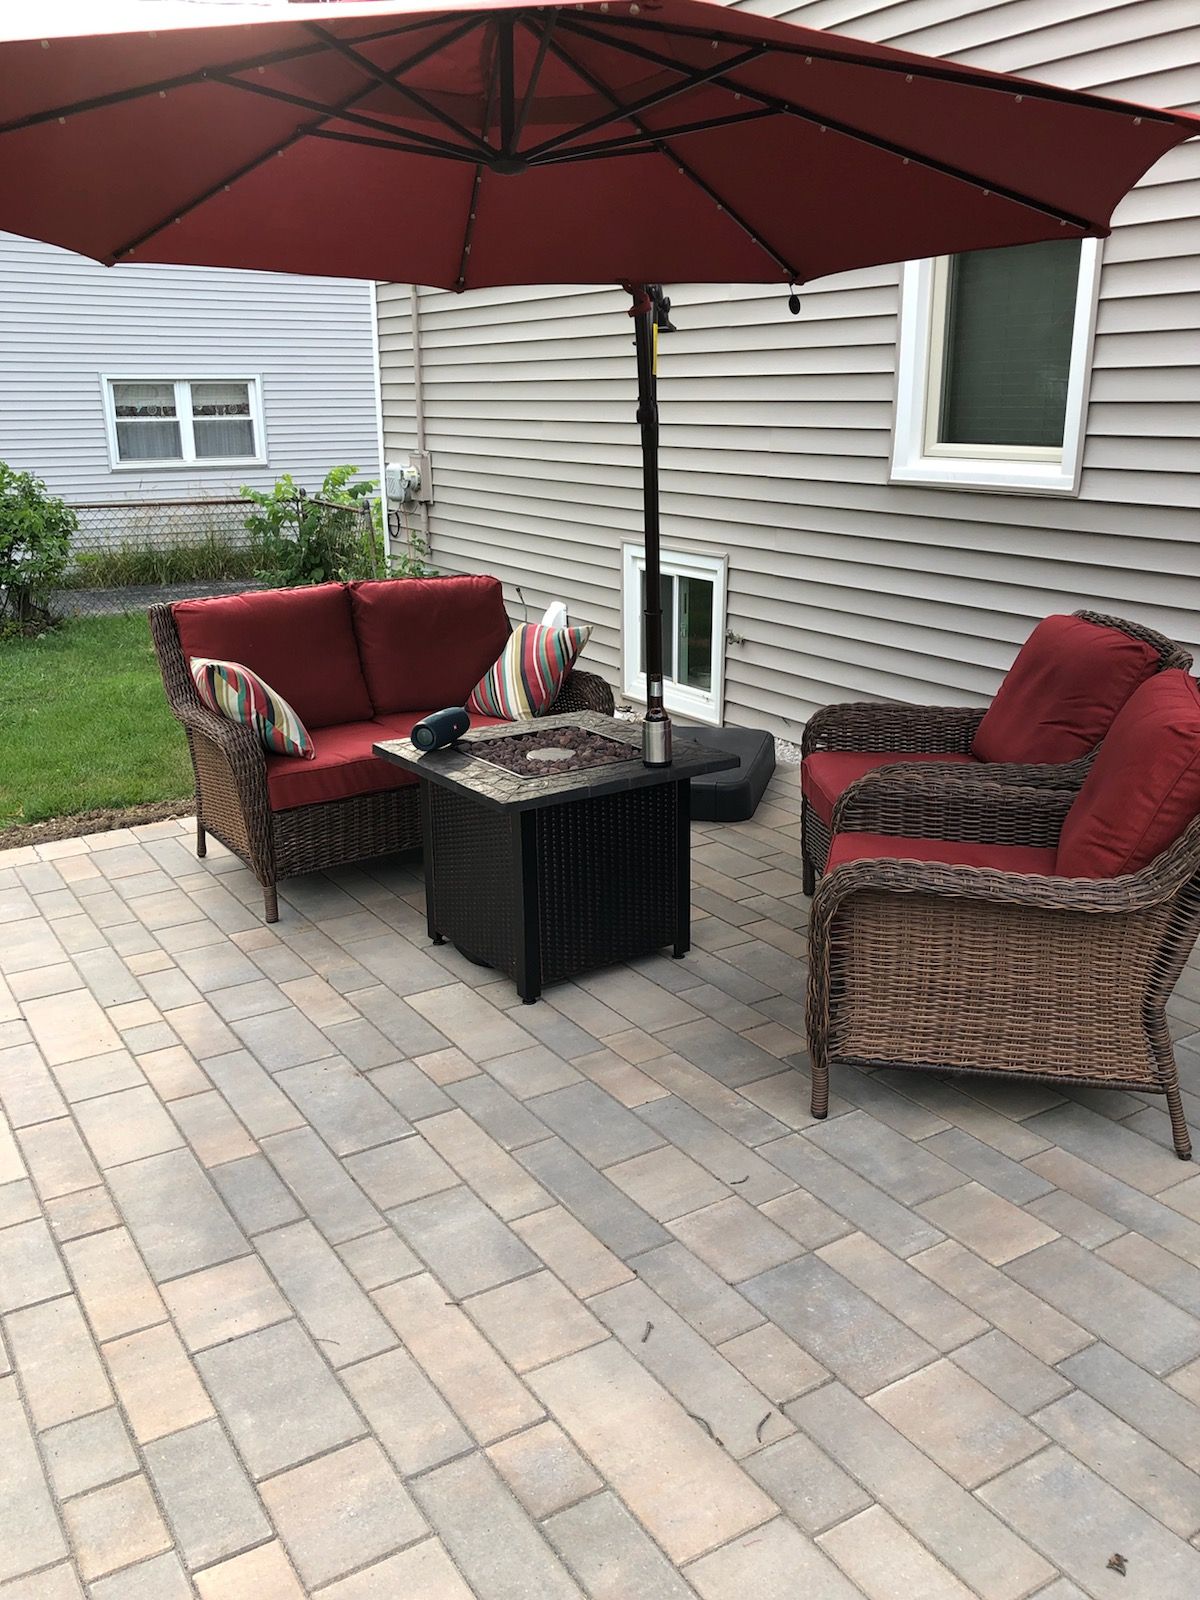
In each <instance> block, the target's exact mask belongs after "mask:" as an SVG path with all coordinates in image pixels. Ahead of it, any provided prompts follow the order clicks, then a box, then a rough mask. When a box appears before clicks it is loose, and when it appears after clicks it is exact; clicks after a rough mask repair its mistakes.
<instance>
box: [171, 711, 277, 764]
mask: <svg viewBox="0 0 1200 1600" xmlns="http://www.w3.org/2000/svg"><path fill="white" fill-rule="evenodd" d="M171 710H172V711H173V712H174V714H175V715H176V716H177V717H178V718H179V720H180V722H182V723H183V725H184V727H185V728H186V729H187V730H188V732H189V733H193V734H199V735H200V736H201V737H202V738H205V739H208V740H209V741H210V743H212V744H215V745H216V746H217V748H218V749H219V750H221V751H223V752H224V754H225V755H227V756H229V757H230V759H231V760H236V761H237V762H238V763H239V764H241V763H245V762H250V763H251V765H252V766H258V767H261V768H262V769H263V771H264V774H265V772H266V751H265V750H264V749H263V744H262V740H261V739H260V738H259V737H258V734H257V733H255V731H254V729H253V728H248V727H246V726H245V724H244V723H240V722H230V720H229V718H228V717H222V716H221V715H219V713H218V712H216V711H212V710H210V708H209V707H208V706H205V705H200V704H199V703H197V704H196V705H190V704H188V702H187V701H183V702H180V701H175V702H174V703H173V704H172V706H171Z"/></svg>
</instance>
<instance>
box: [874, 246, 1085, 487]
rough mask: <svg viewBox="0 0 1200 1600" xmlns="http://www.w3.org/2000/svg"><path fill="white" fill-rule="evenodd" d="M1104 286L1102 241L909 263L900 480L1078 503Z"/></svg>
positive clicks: (899, 401) (899, 397)
mask: <svg viewBox="0 0 1200 1600" xmlns="http://www.w3.org/2000/svg"><path fill="white" fill-rule="evenodd" d="M1099 276H1100V246H1099V241H1098V240H1095V239H1062V240H1058V239H1055V240H1052V241H1050V242H1049V243H1046V244H1023V245H1013V246H1010V247H1009V248H1007V249H1003V250H974V251H971V252H970V253H969V254H967V255H959V256H941V257H939V258H937V259H936V260H933V261H910V262H908V263H907V264H906V266H905V268H904V279H903V287H902V291H901V307H900V354H899V372H898V381H897V391H896V431H895V439H894V444H893V451H892V481H893V482H894V483H930V484H938V485H941V486H942V487H944V488H953V489H991V490H997V489H999V490H1010V491H1012V492H1017V493H1027V494H1028V493H1032V494H1076V493H1078V490H1079V466H1080V457H1081V454H1082V446H1083V429H1084V418H1085V415H1086V412H1087V385H1088V376H1089V371H1090V367H1091V348H1092V333H1093V330H1094V325H1095V317H1096V293H1097V287H1098V283H1099Z"/></svg>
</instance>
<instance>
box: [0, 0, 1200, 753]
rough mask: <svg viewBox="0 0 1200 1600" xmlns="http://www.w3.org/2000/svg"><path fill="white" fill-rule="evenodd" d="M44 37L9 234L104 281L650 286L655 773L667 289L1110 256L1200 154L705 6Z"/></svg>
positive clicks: (1126, 126)
mask: <svg viewBox="0 0 1200 1600" xmlns="http://www.w3.org/2000/svg"><path fill="white" fill-rule="evenodd" d="M11 9H12V8H11V6H10V7H9V8H8V10H9V12H11ZM90 9H92V8H90V7H82V8H79V9H77V11H76V13H75V15H76V16H77V17H83V18H86V17H87V15H88V12H89V10H90ZM32 14H33V15H36V16H37V17H38V20H34V21H31V22H30V23H29V24H27V25H23V24H21V23H19V22H15V21H14V19H13V18H12V17H11V15H9V16H7V17H6V18H5V20H4V21H3V22H2V23H0V226H2V227H4V228H6V229H9V230H11V231H13V232H15V233H20V234H27V235H30V236H32V237H34V238H39V239H44V240H48V241H49V242H51V243H53V244H58V245H63V246H66V247H67V248H69V249H72V250H77V251H81V252H82V253H83V254H85V255H89V256H94V257H95V258H96V259H97V260H100V261H103V262H106V263H108V264H110V265H112V264H118V263H120V262H123V261H155V262H187V263H192V264H195V263H201V264H205V265H212V266H228V267H248V268H260V269H266V270H272V271H281V272H301V273H305V272H307V273H322V274H325V273H327V274H330V275H334V276H348V277H363V278H387V279H397V280H401V281H405V282H412V283H422V284H429V285H435V286H438V287H441V288H447V289H459V290H462V289H471V288H476V287H481V286H485V285H495V284H535V283H563V282H570V283H598V282H604V281H617V282H620V283H622V284H625V285H626V286H628V287H629V288H630V290H631V292H632V295H633V305H632V314H633V315H634V317H635V332H636V343H637V352H638V376H639V405H638V419H639V422H640V424H641V429H642V445H643V462H644V467H645V502H646V594H647V606H646V664H647V689H648V696H647V699H648V717H647V743H646V751H645V753H646V758H647V759H648V760H650V761H655V762H662V761H665V760H669V759H670V738H669V724H668V723H667V721H666V717H665V713H664V712H663V707H662V653H661V615H660V612H659V599H658V594H659V586H658V581H657V576H658V492H657V427H658V422H657V406H656V401H655V392H654V391H655V383H654V355H653V352H654V342H655V340H654V332H653V327H652V324H653V322H654V320H655V312H654V297H653V296H652V295H651V294H649V293H648V292H647V287H648V286H651V285H657V284H660V283H663V282H677V281H705V282H736V281H743V282H758V283H762V282H780V283H782V284H786V285H789V286H790V287H791V304H792V307H793V309H799V306H798V302H797V301H796V299H795V290H796V288H797V287H798V286H800V285H803V284H804V283H805V282H807V281H809V280H811V279H813V278H818V277H821V276H823V275H824V274H826V273H831V272H840V271H844V270H846V269H848V268H852V267H862V266H868V265H872V264H874V263H878V262H885V261H898V260H904V259H907V258H910V257H914V256H928V255H942V254H951V253H956V252H960V251H966V250H976V249H982V248H987V247H992V246H997V245H1010V244H1024V243H1029V242H1032V241H1035V240H1043V239H1057V238H1079V237H1083V236H1094V235H1103V234H1106V233H1107V232H1108V231H1109V219H1110V217H1111V214H1112V211H1113V208H1114V206H1115V205H1116V204H1117V202H1118V201H1119V200H1120V199H1121V197H1122V196H1123V195H1124V194H1125V193H1126V192H1127V190H1128V189H1129V188H1131V187H1132V185H1133V184H1134V183H1136V182H1137V180H1138V179H1139V178H1140V177H1141V176H1142V174H1143V173H1144V172H1145V171H1146V170H1147V169H1148V168H1149V167H1150V166H1151V165H1152V164H1153V163H1154V162H1155V161H1156V160H1157V159H1158V158H1159V157H1160V156H1161V155H1162V154H1163V153H1164V152H1165V151H1166V150H1168V149H1170V148H1171V147H1172V146H1173V145H1175V144H1178V143H1179V142H1180V141H1182V140H1184V139H1186V138H1188V137H1189V136H1191V135H1193V134H1196V133H1200V119H1197V118H1194V117H1188V116H1185V115H1182V114H1175V113H1170V112H1165V111H1155V110H1149V109H1146V108H1144V107H1141V106H1135V105H1128V104H1124V103H1120V102H1117V101H1112V100H1106V99H1102V98H1100V97H1099V96H1096V95H1089V94H1080V93H1076V92H1074V91H1071V90H1066V89H1059V88H1055V87H1052V86H1049V85H1046V84H1039V83H1032V82H1029V81H1026V80H1023V79H1017V78H1012V77H1007V76H1004V75H1002V74H998V73H992V72H984V71H980V70H977V69H974V68H971V67H963V66H958V65H955V64H953V63H950V62H946V61H936V60H930V59H927V58H925V57H922V56H917V55H911V54H908V53H906V52H904V51H899V50H893V49H890V48H888V47H886V46H883V45H874V44H868V43H864V42H862V41H860V40H852V39H847V38H841V37H839V36H837V35H835V34H828V33H822V32H818V31H815V30H813V29H808V28H797V27H794V26H792V25H790V24H788V23H784V22H777V21H774V20H772V19H770V18H766V17H760V16H755V15H752V14H749V13H746V12H740V11H734V10H730V9H728V8H726V7H725V6H723V5H719V4H713V3H712V0H570V3H568V4H551V5H530V4H527V3H525V0H433V3H430V0H413V3H409V4H404V3H397V0H358V3H355V0H346V3H334V4H296V5H293V4H285V3H280V4H278V5H274V6H271V5H262V4H258V5H253V6H236V7H232V6H231V7H228V8H226V7H223V6H222V7H219V8H218V7H212V8H205V9H203V10H202V9H201V8H199V7H197V8H188V7H182V6H180V5H178V4H164V5H162V6H159V7H156V6H155V5H154V4H153V3H143V4H140V5H137V6H135V7H133V8H132V10H131V11H130V12H129V13H128V14H129V16H130V17H131V21H130V24H129V26H128V27H127V28H125V29H124V31H110V32H103V33H96V32H94V31H93V32H91V33H90V34H89V33H87V32H86V27H87V24H86V21H85V22H84V23H82V24H80V25H75V26H73V25H72V24H71V23H69V22H68V23H65V24H62V25H54V24H52V23H47V21H46V20H45V13H44V12H43V13H32ZM51 15H53V13H51ZM110 26H111V23H110Z"/></svg>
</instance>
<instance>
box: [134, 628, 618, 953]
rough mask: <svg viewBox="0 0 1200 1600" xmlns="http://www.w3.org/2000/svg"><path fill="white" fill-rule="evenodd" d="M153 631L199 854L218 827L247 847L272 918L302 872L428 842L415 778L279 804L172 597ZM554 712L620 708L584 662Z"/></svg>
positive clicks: (248, 733)
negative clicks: (192, 793)
mask: <svg viewBox="0 0 1200 1600" xmlns="http://www.w3.org/2000/svg"><path fill="white" fill-rule="evenodd" d="M149 616H150V635H151V637H152V639H153V640H154V649H155V653H156V654H157V656H158V664H159V667H160V669H161V671H162V677H163V684H164V686H165V688H166V691H167V700H168V701H169V703H170V706H171V710H172V711H173V712H174V713H175V715H176V716H177V717H178V718H179V721H180V722H181V723H182V724H183V729H184V733H185V734H186V735H187V742H188V749H189V750H190V751H191V756H192V769H193V771H194V773H195V777H196V853H197V854H198V855H201V856H202V855H203V854H204V841H205V835H206V834H208V833H211V834H212V836H213V837H214V838H215V839H219V840H220V841H221V843H222V844H223V845H225V846H226V847H227V848H228V849H230V850H232V851H233V853H234V855H236V856H240V857H241V859H242V860H243V861H244V862H245V863H246V865H247V866H248V867H249V868H250V870H251V871H252V872H253V873H254V875H255V877H256V878H257V879H258V881H259V883H261V884H262V886H263V906H264V915H265V918H266V921H267V922H277V921H278V920H279V901H278V896H277V892H276V887H275V886H276V884H277V882H278V880H279V879H280V878H290V877H293V876H295V874H297V873H300V872H316V871H319V870H320V869H321V868H322V867H332V866H337V865H339V864H340V863H342V862H345V861H362V860H365V859H366V858H367V857H368V856H377V855H387V854H390V853H391V852H393V851H396V850H413V849H416V848H417V847H418V846H419V845H420V843H421V810H420V801H419V798H418V791H417V786H416V785H415V784H411V785H405V787H404V788H402V789H385V790H383V791H382V792H380V793H376V794H365V795H356V796H354V797H353V798H352V799H349V800H334V801H328V802H325V803H323V804H320V805H311V806H295V807H293V808H291V809H290V810H287V811H272V810H271V804H270V799H269V796H268V791H267V767H266V752H265V751H264V749H263V747H262V744H261V742H260V740H259V738H258V736H257V735H256V734H255V733H254V732H253V731H252V730H251V729H249V728H243V727H239V726H238V725H237V724H236V723H233V722H227V721H226V720H225V718H224V717H220V716H218V715H217V713H216V712H215V711H210V710H209V709H208V707H207V706H206V705H204V703H203V702H202V701H201V699H200V696H199V695H198V694H197V692H196V685H195V683H194V682H193V681H192V675H191V673H190V672H189V671H188V665H187V662H186V661H185V659H184V655H183V650H182V649H181V647H180V643H179V634H178V632H177V630H176V627H175V617H174V614H173V613H172V610H171V607H170V606H169V605H158V606H151V607H150V611H149ZM554 709H555V711H600V712H603V713H605V714H606V715H608V716H611V715H612V710H613V696H612V690H611V689H610V688H609V686H608V685H607V684H606V683H605V682H604V680H603V679H602V678H598V677H596V676H595V674H594V673H591V672H581V671H579V670H578V669H576V670H575V671H574V672H572V673H571V674H570V676H569V677H568V678H567V680H566V682H565V683H564V684H563V686H562V690H561V692H560V694H559V696H558V699H557V700H556V701H555V702H554Z"/></svg>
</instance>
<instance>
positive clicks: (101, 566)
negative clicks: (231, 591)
mask: <svg viewBox="0 0 1200 1600" xmlns="http://www.w3.org/2000/svg"><path fill="white" fill-rule="evenodd" d="M260 564H261V555H260V552H259V551H258V549H257V548H256V547H252V546H245V545H234V544H231V543H230V542H229V541H228V540H227V539H223V538H221V537H220V536H219V535H217V534H213V533H209V534H206V535H205V536H204V537H203V538H201V539H192V540H189V541H187V542H184V543H179V544H160V543H156V542H155V541H153V540H150V539H142V540H135V539H130V540H126V541H125V542H124V543H123V544H119V545H116V546H115V547H113V548H111V549H107V550H81V551H78V552H77V553H76V556H75V566H74V569H73V570H72V571H71V572H70V573H69V574H68V575H67V578H66V580H65V581H66V585H67V587H69V588H72V589H124V588H129V587H131V586H133V585H135V584H176V583H197V582H201V581H204V582H209V581H213V580H216V579H224V578H253V577H254V575H255V573H256V572H257V571H258V568H259V566H260Z"/></svg>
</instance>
